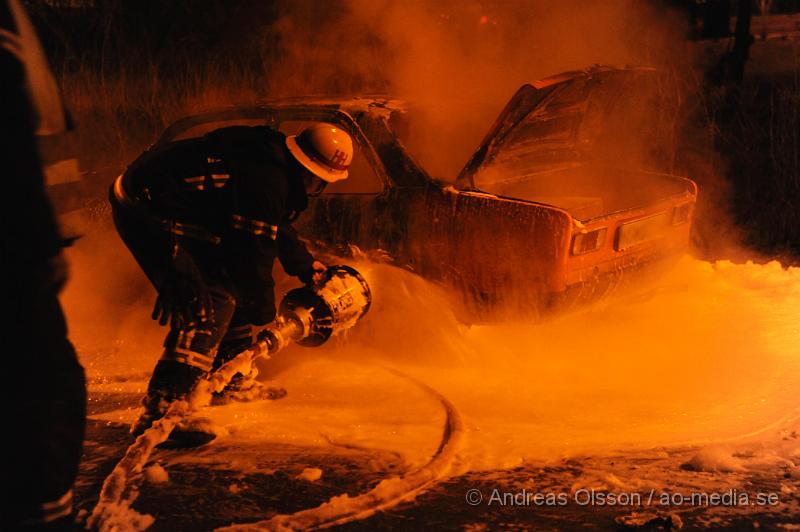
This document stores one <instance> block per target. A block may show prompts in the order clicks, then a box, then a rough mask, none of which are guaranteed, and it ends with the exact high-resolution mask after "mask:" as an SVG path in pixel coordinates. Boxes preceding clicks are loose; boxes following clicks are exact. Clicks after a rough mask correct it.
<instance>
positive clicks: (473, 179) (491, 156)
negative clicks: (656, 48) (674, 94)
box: [457, 66, 663, 199]
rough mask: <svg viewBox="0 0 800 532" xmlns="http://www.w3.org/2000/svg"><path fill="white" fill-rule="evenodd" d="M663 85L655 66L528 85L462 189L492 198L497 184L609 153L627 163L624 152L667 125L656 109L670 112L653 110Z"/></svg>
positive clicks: (476, 157)
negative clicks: (659, 83) (655, 115)
mask: <svg viewBox="0 0 800 532" xmlns="http://www.w3.org/2000/svg"><path fill="white" fill-rule="evenodd" d="M655 81H656V75H655V70H654V69H652V68H644V67H640V68H623V69H618V68H611V67H603V66H596V67H592V68H590V69H588V70H583V71H572V72H564V73H562V74H558V75H556V76H552V77H549V78H545V79H542V80H539V81H535V82H533V83H529V84H525V85H523V86H522V87H520V89H519V90H518V91H517V92H516V94H514V96H513V97H512V98H511V100H510V101H509V102H508V104H507V105H506V107H505V108H504V109H503V111H502V112H501V113H500V116H498V117H497V119H496V120H495V122H494V124H493V126H492V128H491V129H490V130H489V133H488V134H487V135H486V137H485V138H484V139H483V142H482V143H481V145H480V146H479V148H478V149H477V151H476V152H475V153H474V154H473V156H472V158H471V159H470V160H469V162H468V163H467V165H466V166H465V167H464V169H463V170H462V171H461V173H460V174H459V177H458V180H457V188H461V189H467V190H481V191H485V192H490V193H491V192H492V188H493V187H492V185H493V184H496V183H507V182H509V181H520V180H527V179H535V178H536V176H537V175H541V174H542V173H547V172H552V171H554V170H558V169H562V168H569V167H574V166H577V165H580V164H583V163H585V162H586V161H587V160H591V159H595V158H596V157H595V156H596V155H597V153H598V152H601V151H602V152H603V153H604V154H605V155H608V154H610V153H612V152H613V153H616V155H615V156H614V157H610V158H609V159H613V162H615V163H622V164H624V162H623V161H620V160H619V155H620V153H621V152H625V153H627V154H628V155H633V154H634V153H635V152H639V151H641V150H639V149H637V148H634V147H633V144H632V143H631V140H633V141H636V142H638V144H642V145H643V142H642V139H644V138H647V137H648V135H646V134H645V133H647V132H645V131H644V130H645V129H652V127H653V126H655V125H657V124H658V122H659V120H657V119H653V118H652V117H651V115H652V114H653V111H655V112H663V110H662V109H660V108H659V107H657V106H654V105H653V101H652V96H653V95H654V94H655V92H654V91H653V90H652V89H653V88H655V87H657V83H656V82H655ZM654 107H656V108H655V109H654ZM662 107H663V106H662ZM636 142H634V143H636ZM611 145H616V146H611ZM600 148H602V149H600ZM636 155H637V156H638V155H641V153H637V154H636ZM521 199H525V198H521Z"/></svg>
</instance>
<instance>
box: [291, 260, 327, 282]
mask: <svg viewBox="0 0 800 532" xmlns="http://www.w3.org/2000/svg"><path fill="white" fill-rule="evenodd" d="M326 271H328V267H327V266H325V265H324V264H322V263H321V262H320V261H318V260H315V261H314V262H313V263H312V264H311V269H310V270H308V271H306V272H303V273H302V274H300V275H299V276H298V277H299V278H300V280H301V281H303V282H304V283H305V284H307V285H308V286H319V285H320V284H321V283H322V282H323V281H324V280H325V272H326Z"/></svg>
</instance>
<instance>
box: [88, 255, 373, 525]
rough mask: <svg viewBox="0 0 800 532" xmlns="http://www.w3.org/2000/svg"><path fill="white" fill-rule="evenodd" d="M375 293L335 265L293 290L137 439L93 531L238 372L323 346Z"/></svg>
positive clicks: (108, 483) (104, 493)
mask: <svg viewBox="0 0 800 532" xmlns="http://www.w3.org/2000/svg"><path fill="white" fill-rule="evenodd" d="M371 301H372V294H371V292H370V289H369V285H368V284H367V282H366V280H365V279H364V278H363V277H362V276H361V274H359V273H358V272H357V271H356V270H355V269H353V268H351V267H349V266H331V267H330V268H328V270H327V271H326V272H325V275H324V278H323V281H322V282H320V283H318V285H317V286H315V287H308V286H306V287H302V288H295V289H294V290H291V291H289V292H288V293H287V294H286V295H285V296H284V298H283V300H282V301H281V304H280V306H279V308H278V317H277V318H276V320H275V321H274V322H273V323H272V324H271V325H269V326H268V327H266V328H265V329H264V330H263V331H262V332H261V336H262V339H261V340H260V341H259V342H258V343H256V345H254V346H252V347H251V348H249V349H247V350H245V351H243V352H242V353H240V354H238V355H237V356H236V357H234V358H233V359H231V360H230V361H228V362H226V363H225V364H223V365H222V366H221V367H220V368H219V369H217V370H216V371H214V372H213V373H211V374H209V375H208V376H207V377H206V378H204V379H201V380H200V381H199V382H198V383H197V384H196V385H195V386H194V388H193V389H192V391H191V392H190V393H189V395H188V397H187V398H186V399H184V400H177V401H173V402H172V403H170V405H169V406H168V407H167V409H166V412H165V414H164V416H163V417H162V418H161V419H159V420H158V421H155V422H154V423H153V425H152V426H151V427H150V428H149V429H147V430H146V431H145V432H144V433H142V434H141V435H140V436H139V437H137V438H136V441H134V442H133V444H131V446H130V447H128V450H127V451H126V452H125V455H124V456H123V457H122V459H121V460H120V461H119V463H118V464H117V465H116V467H115V468H114V470H113V471H112V472H111V474H109V476H108V477H107V478H106V480H105V481H104V482H103V487H102V489H101V491H100V498H99V500H98V503H97V506H95V508H94V510H93V511H92V514H91V516H90V517H89V519H88V521H87V526H88V527H89V528H92V529H106V528H108V529H110V528H112V527H113V524H114V523H113V521H114V517H115V514H116V513H117V512H118V510H119V508H120V504H121V503H122V504H123V505H124V502H123V497H124V495H125V491H126V487H127V485H128V480H129V479H130V477H131V476H132V475H133V474H134V473H138V472H140V471H141V470H142V467H143V466H144V465H145V464H146V463H147V460H148V458H149V457H150V454H151V453H152V451H153V449H154V448H155V447H156V446H157V445H158V444H160V443H163V442H164V441H166V440H167V439H168V438H169V436H170V434H171V433H172V431H173V429H174V428H175V427H176V426H177V425H178V424H180V423H181V422H182V421H183V420H184V419H185V418H186V417H187V416H189V415H191V414H192V413H193V412H195V411H196V410H197V409H199V408H202V407H204V406H207V405H208V404H209V403H210V401H211V397H212V394H213V393H214V392H219V391H222V390H223V389H224V388H225V386H227V385H228V383H230V382H231V380H232V379H233V377H234V376H235V375H236V374H237V373H243V374H247V373H248V372H249V370H250V368H251V367H252V364H253V363H254V361H255V360H256V359H259V358H262V359H265V358H269V357H270V356H272V355H274V354H275V353H277V352H278V351H280V350H281V349H283V348H284V347H286V346H287V345H289V344H290V343H292V342H295V343H297V344H299V345H302V346H305V347H316V346H319V345H322V344H324V343H325V342H326V341H327V340H328V339H329V338H330V337H331V336H333V335H334V334H337V333H339V332H342V331H344V330H347V329H349V328H351V327H353V326H354V325H355V324H356V323H357V322H358V321H359V320H360V319H361V318H362V317H363V316H364V315H365V314H366V313H367V311H368V310H369V307H370V303H371Z"/></svg>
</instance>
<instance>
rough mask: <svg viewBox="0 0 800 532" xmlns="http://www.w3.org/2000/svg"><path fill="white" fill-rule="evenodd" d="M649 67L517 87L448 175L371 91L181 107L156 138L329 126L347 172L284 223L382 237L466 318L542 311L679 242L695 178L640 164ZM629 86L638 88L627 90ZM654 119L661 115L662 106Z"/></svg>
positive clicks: (400, 262)
mask: <svg viewBox="0 0 800 532" xmlns="http://www.w3.org/2000/svg"><path fill="white" fill-rule="evenodd" d="M659 87H660V86H659V83H658V76H657V74H656V73H655V72H654V71H652V70H651V69H645V68H624V69H615V68H608V67H594V68H591V69H588V70H585V71H577V72H568V73H564V74H560V75H558V76H554V77H551V78H548V79H545V80H540V81H537V82H534V83H530V84H526V85H523V86H522V87H521V88H520V89H519V90H518V91H517V92H516V94H514V96H513V97H512V98H511V100H510V101H509V102H508V104H507V105H506V106H505V108H504V109H503V110H502V112H501V113H500V115H499V116H498V117H497V119H496V120H495V122H494V124H493V125H492V126H491V128H490V129H489V131H488V133H487V134H486V136H485V138H484V139H483V142H481V143H480V145H479V146H478V148H477V150H476V151H475V152H474V155H473V156H472V157H471V158H470V159H469V161H468V162H467V163H466V165H465V166H464V168H463V169H462V170H461V172H460V173H459V174H458V175H457V176H451V177H450V179H449V180H441V179H434V178H432V177H431V176H430V175H429V174H428V173H427V172H426V171H425V169H424V168H422V167H420V165H419V164H417V162H415V159H414V157H413V156H412V155H411V154H410V153H409V151H408V149H407V147H406V144H407V143H405V142H404V141H403V139H402V136H403V133H402V131H403V129H404V126H403V124H404V123H407V120H408V114H409V113H410V112H412V111H413V106H409V105H408V104H406V103H404V102H401V101H399V100H395V99H391V98H386V97H369V98H367V97H357V98H340V99H292V100H280V101H272V102H267V103H263V104H260V105H254V106H246V107H232V108H226V109H218V110H212V111H208V112H205V113H202V114H199V115H196V116H191V117H187V118H184V119H181V120H179V121H177V122H175V123H174V124H172V125H171V126H170V127H169V128H167V130H166V131H165V132H164V133H163V135H162V136H161V138H160V139H159V140H158V143H164V142H169V141H172V140H176V139H179V138H187V137H191V136H196V135H200V134H203V133H205V132H207V131H210V130H211V129H215V128H218V127H224V126H228V125H234V124H239V125H248V124H249V125H257V124H258V125H263V124H266V125H268V126H271V127H273V128H277V129H280V130H281V131H283V132H284V133H287V134H292V133H296V132H297V131H299V130H301V129H302V128H303V127H305V126H306V125H307V124H308V123H309V122H315V121H323V122H329V123H332V124H336V125H338V126H339V127H341V128H343V129H345V130H346V131H348V132H349V133H350V134H351V135H352V137H353V139H354V142H355V144H356V154H355V156H354V160H353V165H352V167H351V171H350V178H349V179H347V180H344V181H341V182H337V183H334V184H333V185H331V186H329V187H328V188H327V189H326V190H325V192H324V193H323V194H322V195H321V196H319V197H317V198H314V199H312V200H311V204H310V207H309V209H308V210H307V211H306V212H305V213H303V215H302V216H301V217H300V218H299V219H298V220H297V221H296V222H295V224H296V226H297V227H298V230H299V231H300V233H301V234H302V235H304V236H305V237H308V238H309V239H310V240H311V241H312V242H314V243H315V244H316V245H317V246H319V247H321V248H323V249H324V250H328V251H330V252H332V253H336V254H339V255H342V254H345V255H346V254H348V253H349V251H350V250H351V249H352V246H357V248H359V249H361V250H363V251H370V250H382V251H383V252H385V253H386V254H388V256H389V257H390V260H391V261H392V263H393V264H395V265H397V266H399V267H401V268H406V269H409V270H412V271H413V272H416V273H417V274H419V275H421V276H423V277H425V278H428V279H432V280H435V281H438V282H441V283H444V284H446V285H448V286H451V287H454V288H456V289H457V293H459V294H461V295H462V296H463V302H464V303H465V305H464V309H465V310H467V311H468V316H470V317H469V318H468V319H470V320H471V321H478V320H486V319H490V318H492V317H496V316H498V315H504V314H505V313H506V312H513V313H519V312H520V311H522V312H525V313H535V314H537V315H542V314H546V313H548V312H550V311H553V310H558V309H563V308H564V307H565V306H569V305H572V304H574V303H575V302H580V301H585V300H589V299H593V298H596V297H599V296H602V295H604V294H608V293H609V292H611V291H613V290H614V289H615V288H616V287H617V286H618V285H620V283H621V282H622V281H624V280H626V279H629V278H636V277H640V276H641V275H640V274H644V273H648V272H658V271H659V270H660V269H661V268H662V267H663V266H666V265H669V264H670V263H671V262H674V261H675V260H676V258H678V257H680V256H681V255H682V254H683V253H684V252H685V251H686V249H687V246H688V240H689V229H690V225H691V221H692V213H693V207H694V204H695V200H696V196H697V188H696V185H695V183H694V182H693V181H691V180H690V179H687V178H684V177H679V176H676V175H670V174H665V173H658V172H654V171H647V170H643V169H641V167H642V164H639V163H642V162H643V161H644V160H645V159H646V158H647V156H649V155H651V154H650V153H649V152H651V151H653V147H654V146H656V147H657V143H656V144H655V145H654V144H653V142H652V141H650V140H647V139H648V138H649V133H651V132H652V131H650V130H652V129H654V126H655V125H656V122H658V119H653V118H652V114H653V111H657V112H662V114H663V105H662V106H660V107H659V105H660V104H659V103H658V102H654V101H653V99H652V98H651V97H650V96H653V95H656V96H657V95H658V94H659ZM642 95H650V96H648V97H645V98H643V97H641V96H642ZM662 118H663V116H662Z"/></svg>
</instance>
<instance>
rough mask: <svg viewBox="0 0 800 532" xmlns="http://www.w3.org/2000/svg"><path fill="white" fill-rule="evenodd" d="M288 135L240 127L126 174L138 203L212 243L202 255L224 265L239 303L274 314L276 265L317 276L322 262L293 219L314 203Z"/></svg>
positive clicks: (167, 225) (194, 141) (183, 232)
mask: <svg viewBox="0 0 800 532" xmlns="http://www.w3.org/2000/svg"><path fill="white" fill-rule="evenodd" d="M285 140H286V137H285V136H284V135H283V134H282V133H280V132H278V131H275V130H272V129H270V128H268V127H263V126H262V127H247V126H234V127H227V128H222V129H217V130H215V131H212V132H211V133H208V134H206V135H205V136H203V137H198V138H191V139H186V140H178V141H175V142H172V143H169V144H166V145H163V146H158V147H156V148H154V149H151V150H149V151H147V152H145V153H144V154H142V155H141V156H140V157H139V158H138V159H137V160H136V161H134V162H133V164H131V166H130V167H129V168H128V170H127V171H126V172H125V174H124V176H123V179H122V186H123V187H124V190H125V193H126V194H127V195H129V196H130V197H131V199H132V201H133V203H134V204H135V205H136V206H137V208H138V209H140V210H144V211H146V212H147V213H148V214H149V215H150V216H152V217H153V218H155V219H157V220H160V221H161V223H162V224H163V225H164V230H166V231H172V232H173V233H175V234H176V235H180V236H182V237H188V238H189V239H196V240H204V241H206V242H209V243H210V244H211V245H212V246H213V249H214V251H213V252H212V253H204V254H203V255H202V257H199V258H198V260H200V261H211V262H218V264H215V265H211V266H213V267H212V268H208V266H209V265H207V264H206V265H204V264H201V265H200V266H201V268H202V269H203V270H204V271H215V272H221V274H222V275H224V277H225V280H224V282H226V283H229V285H230V288H231V289H232V291H233V293H234V295H235V296H236V299H237V302H238V303H239V305H240V306H241V305H244V306H248V307H251V308H252V310H253V313H254V314H255V315H256V317H254V319H255V320H256V321H261V320H258V318H257V316H258V315H262V314H263V315H264V316H268V315H270V314H271V313H274V295H273V286H274V283H273V280H272V266H273V262H274V259H275V258H276V257H278V258H279V259H280V261H281V264H282V266H283V268H284V270H285V271H286V273H288V274H289V275H294V276H298V277H300V278H301V279H302V280H304V281H308V280H310V276H311V274H312V267H311V265H312V263H313V261H314V259H313V257H312V256H311V254H310V253H309V252H308V250H307V249H306V247H305V245H304V244H303V243H302V242H301V241H300V240H299V239H298V236H297V233H296V232H295V230H294V228H292V226H291V224H290V222H291V220H292V219H293V218H294V217H295V216H296V215H297V213H299V212H301V211H303V210H305V209H306V207H307V206H308V197H307V196H306V192H305V188H304V185H303V182H302V178H301V176H302V174H303V169H302V167H301V166H300V165H299V163H298V162H297V161H296V160H295V158H294V157H293V156H292V155H291V154H290V153H289V151H288V149H287V148H286V143H285Z"/></svg>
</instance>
